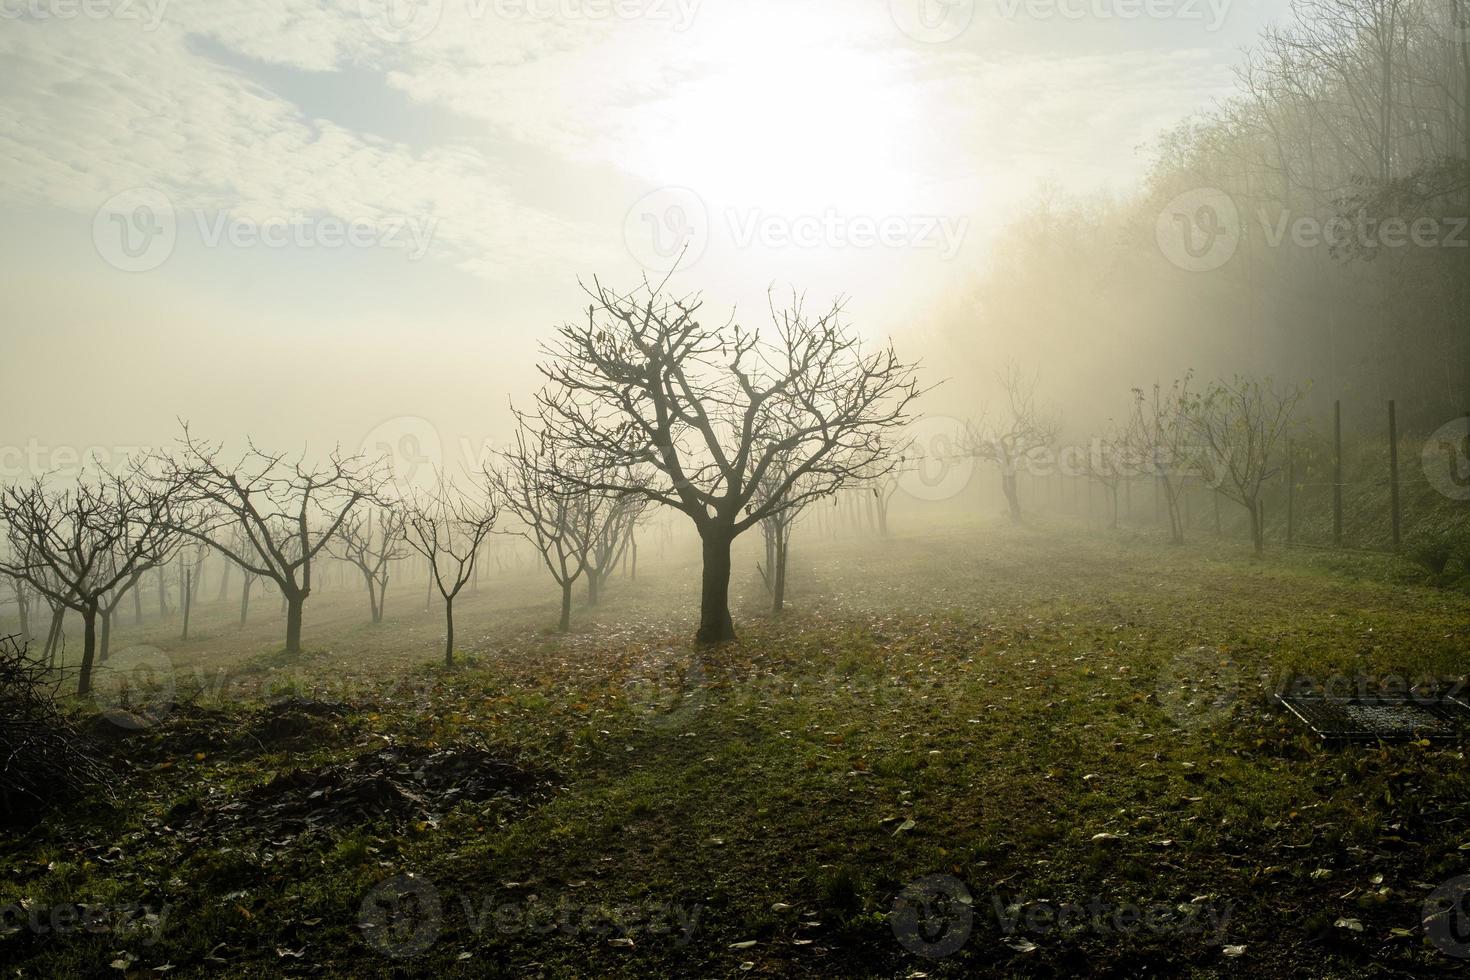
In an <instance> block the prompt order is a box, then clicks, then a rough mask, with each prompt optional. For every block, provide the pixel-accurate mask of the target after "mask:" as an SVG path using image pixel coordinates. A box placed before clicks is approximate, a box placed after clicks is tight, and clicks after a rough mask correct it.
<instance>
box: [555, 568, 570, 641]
mask: <svg viewBox="0 0 1470 980" xmlns="http://www.w3.org/2000/svg"><path fill="white" fill-rule="evenodd" d="M571 628H572V583H571V580H570V579H568V580H567V581H565V582H563V583H562V584H561V622H559V623H557V625H556V631H557V632H558V633H565V632H566V631H567V630H569V629H571Z"/></svg>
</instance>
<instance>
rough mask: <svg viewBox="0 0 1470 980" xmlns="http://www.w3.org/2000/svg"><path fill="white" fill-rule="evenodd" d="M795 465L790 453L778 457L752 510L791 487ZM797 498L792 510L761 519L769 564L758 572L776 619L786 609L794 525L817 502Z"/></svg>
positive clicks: (799, 495) (759, 568) (751, 504)
mask: <svg viewBox="0 0 1470 980" xmlns="http://www.w3.org/2000/svg"><path fill="white" fill-rule="evenodd" d="M795 465H796V463H795V459H794V458H793V457H792V455H791V454H790V453H781V454H778V455H777V456H776V458H775V460H774V461H773V462H772V464H771V466H770V467H769V468H768V469H767V470H766V474H765V476H764V477H763V478H762V479H761V482H760V486H759V487H758V488H757V489H756V494H755V497H754V498H753V499H752V500H751V502H750V505H749V506H750V508H751V509H755V508H758V507H760V506H762V505H764V504H765V503H766V502H767V501H768V500H770V498H771V496H772V495H774V494H777V493H781V492H782V488H784V487H786V486H787V485H788V484H787V478H788V477H789V476H790V474H791V470H792V468H793V467H794V466H795ZM796 496H797V497H798V498H799V501H800V502H798V503H796V504H793V505H792V506H790V507H778V508H775V509H773V510H772V511H771V512H770V513H769V514H767V515H766V516H765V517H764V518H762V519H761V525H760V526H761V538H762V539H763V540H764V543H765V546H766V561H765V564H764V565H760V564H757V565H756V568H757V570H758V571H759V572H760V575H761V581H762V582H764V583H765V586H766V592H767V593H768V594H769V595H770V597H771V615H773V616H775V615H780V613H781V611H782V610H783V609H785V608H786V557H787V555H788V554H790V548H791V532H792V528H793V525H795V523H796V520H797V518H799V517H800V516H801V513H802V511H803V510H805V509H806V506H807V504H809V503H811V502H812V501H813V500H815V499H816V498H815V497H811V496H803V495H801V494H800V493H798V494H796Z"/></svg>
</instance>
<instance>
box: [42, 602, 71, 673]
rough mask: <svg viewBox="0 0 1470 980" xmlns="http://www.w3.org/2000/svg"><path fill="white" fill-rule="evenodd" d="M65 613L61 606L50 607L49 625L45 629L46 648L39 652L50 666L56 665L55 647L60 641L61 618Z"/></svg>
mask: <svg viewBox="0 0 1470 980" xmlns="http://www.w3.org/2000/svg"><path fill="white" fill-rule="evenodd" d="M65 615H66V610H65V609H64V608H63V607H61V606H52V607H51V627H50V629H48V630H47V631H46V649H45V650H43V651H42V652H41V658H42V659H43V660H45V661H46V664H47V665H48V666H50V667H55V666H56V647H57V645H58V644H59V643H60V642H61V619H62V617H63V616H65Z"/></svg>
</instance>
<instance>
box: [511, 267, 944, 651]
mask: <svg viewBox="0 0 1470 980" xmlns="http://www.w3.org/2000/svg"><path fill="white" fill-rule="evenodd" d="M661 290H662V285H661V284H660V285H658V286H655V285H652V284H650V283H648V282H646V281H645V282H644V284H643V285H642V286H641V287H640V288H638V289H635V290H633V291H632V292H629V293H619V292H616V291H614V290H612V289H609V288H607V287H605V286H603V285H602V283H600V282H598V281H596V280H594V281H593V285H592V286H591V287H590V288H587V289H586V292H587V294H588V296H589V297H590V299H591V303H590V304H589V306H588V307H587V310H586V319H585V322H579V323H568V324H565V325H563V326H562V327H560V328H559V329H558V332H557V340H556V341H555V342H554V344H553V345H552V346H551V347H549V348H548V353H549V354H550V356H551V360H550V361H548V362H547V363H545V364H543V365H542V366H541V371H542V373H543V374H544V375H545V376H546V379H547V381H548V385H547V387H545V388H543V389H542V391H541V392H540V393H539V395H538V406H539V412H538V414H539V415H540V417H541V420H542V424H543V426H544V427H545V430H546V432H547V434H548V436H549V438H550V440H551V441H552V442H554V443H556V444H557V445H559V446H561V447H564V448H565V449H566V450H567V451H568V452H571V453H577V454H588V455H589V456H590V463H591V464H592V466H591V472H592V473H596V474H614V478H613V479H610V480H606V481H603V480H600V479H597V478H593V479H591V480H588V479H586V478H585V477H578V476H577V474H575V473H568V474H566V475H567V477H568V478H569V479H571V480H573V481H574V482H575V481H578V480H582V481H583V485H584V487H585V488H586V489H588V490H603V491H613V492H631V493H635V494H640V495H642V496H644V497H647V498H648V499H649V500H652V501H654V502H656V503H660V504H665V505H667V506H669V507H673V508H675V509H677V510H679V511H682V512H683V513H684V514H685V515H687V516H688V517H689V519H690V520H691V521H692V522H693V523H694V526H695V528H696V529H697V530H698V532H699V535H700V539H701V541H702V544H703V558H704V572H703V580H702V583H701V595H700V614H699V631H698V634H697V639H698V641H699V642H701V643H718V642H722V641H726V640H730V639H733V638H734V636H735V628H734V624H733V622H732V620H731V618H730V601H729V585H730V548H731V545H732V544H733V542H734V541H735V538H736V537H737V536H739V535H740V534H741V533H743V532H744V531H746V530H748V529H749V528H751V527H754V526H755V525H757V524H759V523H760V522H761V521H762V520H764V519H766V518H767V517H769V516H771V515H772V514H773V513H775V512H776V511H778V510H782V509H785V508H788V507H795V506H800V505H801V504H802V503H804V502H805V501H807V500H809V499H812V498H814V497H817V496H822V495H825V494H829V493H831V492H833V491H835V490H836V489H838V488H840V487H842V486H844V485H847V484H849V483H860V482H862V481H864V480H872V479H877V478H878V477H880V476H882V475H884V474H885V473H887V472H888V471H889V470H891V469H892V468H893V467H894V465H895V463H896V460H897V454H896V452H895V451H894V445H893V442H892V440H891V439H890V438H889V433H890V430H897V429H901V428H902V427H903V425H904V424H905V423H906V422H907V421H908V418H909V416H908V408H909V406H910V405H911V404H912V402H913V400H914V399H915V398H917V397H919V395H920V389H919V385H918V382H917V380H916V379H915V366H914V365H912V364H908V363H905V362H903V361H901V360H900V359H899V357H898V355H897V354H896V353H895V352H894V350H893V348H892V346H891V345H890V346H884V347H879V348H877V349H876V350H871V351H869V350H865V349H864V348H863V346H862V343H861V341H860V340H859V339H858V337H857V336H856V334H855V333H854V332H853V331H852V330H851V329H850V328H849V327H848V326H847V325H846V323H845V321H844V317H843V309H842V305H841V302H840V301H839V302H837V303H834V304H833V305H832V306H831V308H830V309H828V310H827V311H826V312H825V313H823V314H821V315H820V316H815V317H814V316H809V315H808V314H807V313H806V312H805V310H804V309H803V305H802V301H801V298H800V297H799V296H793V297H792V299H791V302H790V304H789V305H788V306H787V307H786V308H785V309H782V310H777V309H776V307H775V304H774V302H772V303H771V318H772V321H773V325H774V329H773V331H772V334H771V336H769V337H768V338H763V337H762V336H761V335H760V334H759V333H757V332H754V331H750V330H747V329H744V328H742V327H740V326H738V325H736V324H735V323H734V322H733V320H731V321H727V322H726V323H724V324H723V325H720V326H708V325H706V324H704V323H702V322H701V320H700V318H699V311H700V308H701V305H702V300H701V299H700V297H699V296H698V295H694V296H686V297H681V298H669V297H666V296H664V295H663V294H662V292H661ZM774 432H779V433H782V435H781V436H780V437H779V438H770V437H769V434H770V433H774ZM783 453H785V454H789V455H790V456H791V458H792V459H793V460H794V465H793V466H792V468H791V471H790V473H789V474H788V477H787V479H786V480H785V481H784V483H783V484H782V485H781V486H780V487H778V488H777V489H776V492H775V493H772V494H770V495H769V496H767V497H766V499H765V501H764V502H763V503H759V504H756V503H754V500H755V496H756V493H757V490H758V488H759V487H760V485H761V481H762V480H763V479H764V478H765V476H766V474H767V473H768V472H769V471H770V469H771V467H772V466H773V464H774V463H775V460H776V458H777V457H778V456H780V455H781V454H783ZM640 466H647V467H651V468H652V470H653V471H654V476H653V479H652V480H650V481H649V482H648V483H647V484H645V485H637V486H635V485H630V484H628V483H627V482H623V480H622V479H621V475H622V474H626V473H629V472H631V471H634V470H636V469H637V468H638V467H640Z"/></svg>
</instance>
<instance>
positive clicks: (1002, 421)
mask: <svg viewBox="0 0 1470 980" xmlns="http://www.w3.org/2000/svg"><path fill="white" fill-rule="evenodd" d="M999 381H1000V384H1001V388H1002V390H1004V391H1005V396H1006V404H1005V407H1004V408H1003V409H1002V411H1001V412H1000V414H999V415H998V416H997V417H996V418H995V419H994V420H993V421H986V419H985V418H984V417H983V416H982V418H981V420H980V421H979V422H976V423H970V424H967V425H966V431H965V435H964V437H963V439H964V445H965V449H966V450H967V451H968V452H970V453H971V454H972V455H974V456H975V457H976V458H977V459H985V460H990V461H991V462H993V463H995V464H997V465H998V466H999V467H1000V488H1001V492H1002V493H1004V494H1005V498H1006V507H1007V510H1008V511H1009V513H1010V517H1011V522H1012V523H1014V524H1020V523H1021V493H1020V490H1019V488H1018V487H1017V483H1016V476H1017V474H1018V473H1019V472H1020V468H1021V466H1022V464H1023V463H1025V461H1026V459H1027V457H1028V456H1030V455H1031V454H1032V453H1034V452H1037V451H1038V450H1043V449H1046V448H1048V447H1050V446H1051V445H1052V444H1053V443H1054V442H1056V439H1057V434H1058V433H1059V432H1060V431H1061V423H1060V422H1059V421H1058V420H1057V419H1056V418H1055V417H1054V416H1052V415H1051V414H1049V413H1048V412H1046V411H1045V410H1044V409H1042V408H1040V407H1039V406H1038V405H1037V402H1036V389H1037V387H1038V384H1039V378H1038V376H1036V375H1031V376H1030V377H1028V376H1026V375H1025V374H1023V373H1022V372H1021V368H1020V366H1019V365H1016V364H1010V365H1007V366H1006V368H1005V369H1004V370H1003V371H1002V372H1001V373H1000V376H999Z"/></svg>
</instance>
